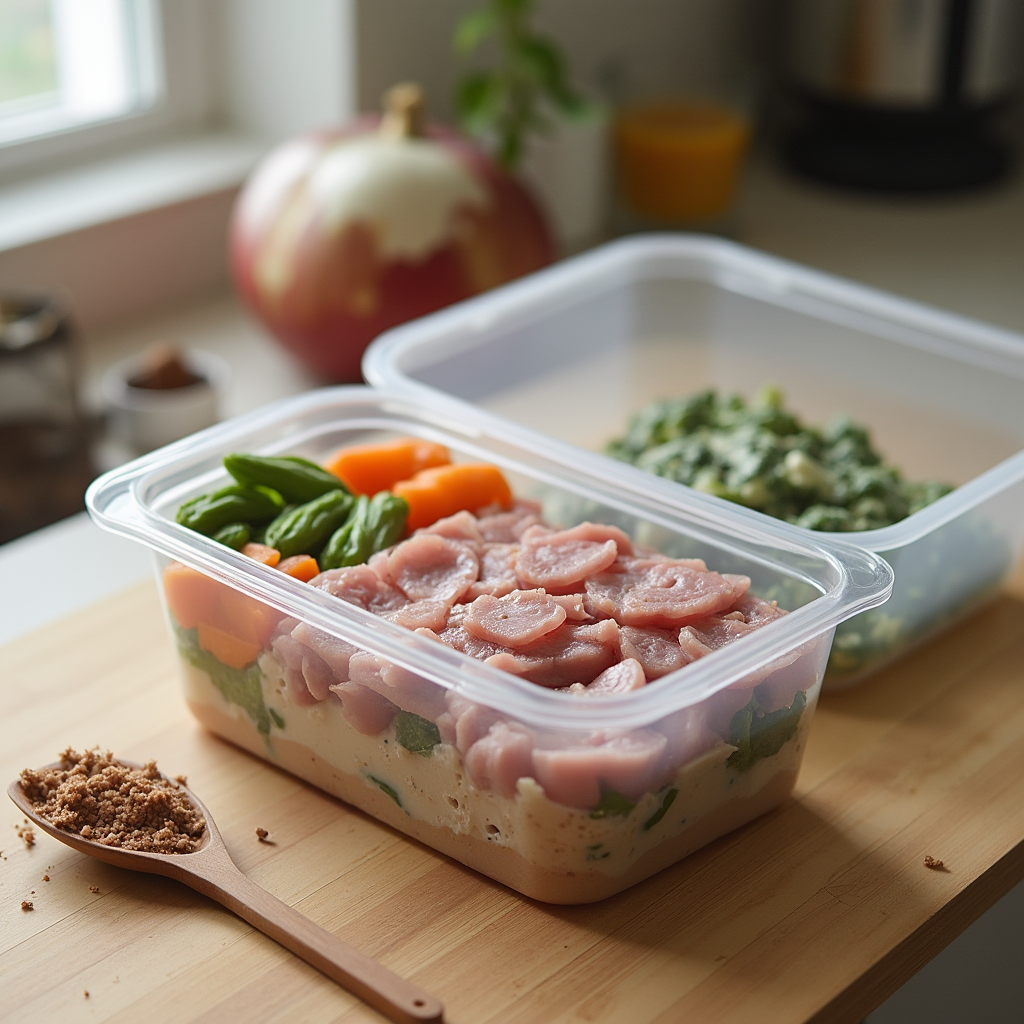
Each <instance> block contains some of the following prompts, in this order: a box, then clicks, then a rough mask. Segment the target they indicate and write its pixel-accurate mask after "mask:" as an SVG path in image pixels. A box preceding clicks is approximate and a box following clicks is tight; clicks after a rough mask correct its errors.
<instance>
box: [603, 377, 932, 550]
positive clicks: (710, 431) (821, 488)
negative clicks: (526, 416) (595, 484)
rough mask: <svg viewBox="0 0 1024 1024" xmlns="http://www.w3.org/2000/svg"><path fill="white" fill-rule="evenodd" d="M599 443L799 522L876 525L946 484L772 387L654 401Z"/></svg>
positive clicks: (857, 429)
mask: <svg viewBox="0 0 1024 1024" xmlns="http://www.w3.org/2000/svg"><path fill="white" fill-rule="evenodd" d="M607 451H608V453H609V454H610V455H613V456H615V457H616V458H618V459H621V460H623V461H624V462H630V463H632V464H633V465H636V466H639V467H640V468H641V469H646V470H648V471H649V472H651V473H655V474H656V475H658V476H663V477H666V478H667V479H669V480H675V481H676V482H678V483H681V484H686V485H687V486H688V487H693V488H694V489H696V490H699V491H705V492H707V493H709V494H714V495H716V496H718V497H720V498H726V499H728V500H729V501H734V502H736V503H738V504H740V505H746V506H747V507H748V508H753V509H757V510H758V511H759V512H764V513H766V514H767V515H770V516H775V518H777V519H785V520H786V521H787V522H790V523H795V524H796V525H797V526H802V527H804V528H805V529H808V530H825V531H829V532H850V531H862V530H876V529H881V528H882V527H884V526H890V525H892V524H893V523H897V522H899V521H900V520H901V519H905V518H906V517H907V516H908V515H911V514H913V513H914V512H916V511H918V510H919V509H921V508H924V507H925V505H928V504H930V503H931V502H933V501H936V500H938V499H939V498H941V497H942V496H943V495H944V494H948V493H949V491H950V490H951V488H949V487H948V486H946V485H945V484H941V483H937V482H935V481H925V482H923V483H911V482H909V481H906V480H904V479H903V478H902V476H901V475H900V473H899V471H898V470H897V469H896V468H894V467H893V466H889V465H886V464H884V463H883V461H882V457H881V456H880V455H879V454H878V452H877V451H875V449H874V448H873V447H872V445H871V439H870V437H869V436H868V432H867V431H866V430H865V429H864V428H863V427H861V426H858V425H857V424H855V423H853V422H852V421H851V420H850V419H849V417H846V416H839V417H836V418H835V419H834V420H832V422H831V423H830V424H829V425H828V426H827V427H825V428H824V429H822V430H819V429H816V428H813V427H808V426H806V425H804V424H803V423H801V422H800V420H799V419H797V417H796V416H794V415H793V414H792V413H790V412H788V411H787V410H786V409H785V408H784V407H783V400H782V395H781V393H780V392H779V390H778V389H777V388H773V387H767V388H763V389H762V390H761V392H760V393H759V394H758V396H757V398H756V399H755V400H754V401H753V402H751V403H749V404H748V403H746V402H745V401H744V400H743V399H742V398H740V397H739V396H738V395H731V396H719V395H718V394H717V393H716V392H715V391H703V392H701V393H700V394H697V395H693V396H691V397H690V398H685V399H674V400H669V401H662V402H655V403H653V404H651V405H649V406H647V408H645V409H644V410H642V411H641V412H640V413H639V414H638V415H636V416H635V417H634V418H633V419H632V420H631V422H630V424H629V426H628V428H627V431H626V434H625V435H624V436H623V437H621V438H619V439H617V440H615V441H613V442H612V443H611V444H610V445H608V448H607Z"/></svg>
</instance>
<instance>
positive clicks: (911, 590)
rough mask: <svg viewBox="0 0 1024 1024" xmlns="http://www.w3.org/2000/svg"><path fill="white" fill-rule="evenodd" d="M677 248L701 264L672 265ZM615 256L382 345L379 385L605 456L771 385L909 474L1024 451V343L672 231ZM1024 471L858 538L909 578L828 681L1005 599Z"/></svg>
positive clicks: (840, 647)
mask: <svg viewBox="0 0 1024 1024" xmlns="http://www.w3.org/2000/svg"><path fill="white" fill-rule="evenodd" d="M674 245H675V246H676V247H677V248H684V247H685V248H688V249H689V250H691V252H692V251H693V250H697V253H696V255H693V254H691V255H673V256H666V255H659V253H658V250H659V249H665V248H671V247H672V246H674ZM645 246H646V249H645ZM616 247H618V254H617V256H616V259H615V260H613V258H612V257H613V252H614V250H615V249H616ZM596 255H598V254H595V256H596ZM604 256H605V259H604V262H603V263H599V262H598V261H597V259H594V258H591V257H582V258H581V261H580V263H579V271H578V272H577V273H576V275H575V277H574V278H572V280H571V281H569V280H567V281H566V284H565V286H564V287H561V288H558V287H555V286H554V284H553V283H549V284H548V285H547V286H546V287H541V283H540V282H541V281H542V278H541V277H538V278H537V279H536V280H537V281H538V284H537V286H536V287H535V289H534V291H535V293H536V294H535V295H534V294H531V293H529V290H528V289H529V283H528V282H524V283H523V285H521V286H513V287H512V288H510V289H507V290H506V296H505V297H504V298H503V300H502V301H501V302H500V304H499V302H498V301H497V300H496V301H495V303H494V304H493V305H492V306H491V308H490V309H488V308H487V304H486V303H485V302H484V301H483V300H477V301H476V303H474V304H472V305H471V304H467V305H466V307H465V310H466V312H465V315H464V316H462V317H459V316H458V315H457V314H456V313H455V312H454V311H453V312H452V313H451V314H450V315H448V316H447V317H446V318H445V319H444V320H443V321H442V320H441V319H440V318H438V319H437V320H436V321H434V323H436V325H437V326H434V323H432V322H431V320H430V319H429V318H428V319H426V320H424V321H421V323H420V324H413V325H409V326H408V327H406V328H400V329H398V330H397V331H395V332H393V333H392V335H391V337H390V338H388V337H386V338H385V339H383V342H384V343H383V344H382V345H379V346H378V348H379V350H380V354H379V355H378V354H377V353H375V352H374V351H373V350H371V352H370V356H369V359H368V370H369V372H368V376H369V377H370V379H371V380H373V381H374V382H375V383H378V384H385V385H387V386H391V387H403V386H404V387H409V386H410V385H412V386H414V387H420V388H421V389H422V387H423V386H425V387H427V388H430V389H436V390H438V391H441V392H444V393H445V394H447V395H450V396H453V397H456V398H459V399H463V400H466V401H469V402H473V403H477V404H479V405H480V406H482V407H483V408H485V409H487V410H489V411H491V412H493V413H496V414H498V415H500V416H502V417H505V418H508V419H510V420H513V421H515V422H517V423H519V424H522V425H524V426H527V427H529V428H531V429H533V430H535V431H540V432H542V433H544V434H547V435H550V436H553V437H556V438H558V439H560V440H563V441H567V442H569V443H571V444H575V445H578V446H580V447H582V448H586V449H589V450H591V451H594V452H600V451H601V450H602V449H603V448H604V446H605V445H606V444H607V442H608V441H609V440H611V439H613V438H615V437H617V436H619V435H620V434H621V433H622V432H623V430H624V428H625V426H626V424H627V422H628V420H629V418H630V417H631V416H632V415H633V414H634V413H636V412H637V411H639V410H640V409H642V408H643V407H644V406H645V405H647V403H649V402H651V401H653V400H656V399H661V398H669V397H678V396H686V395H690V394H693V393H695V392H698V391H701V390H703V389H705V388H715V389H717V390H718V391H720V392H726V393H733V392H736V393H739V394H741V395H743V396H745V397H746V398H748V399H749V398H751V397H753V396H754V395H755V394H756V392H757V391H758V389H759V388H761V387H762V386H763V385H765V384H774V385H777V386H779V387H780V388H781V389H782V390H783V392H784V394H785V399H786V402H787V405H788V406H789V407H790V408H792V409H793V410H794V411H795V412H796V413H797V414H798V415H799V416H800V417H802V418H803V419H804V420H805V421H806V422H808V423H811V424H820V425H824V424H825V423H827V422H828V421H829V420H830V419H831V418H832V417H833V416H835V415H837V414H840V413H845V414H848V415H849V416H851V417H852V418H853V419H854V420H855V421H856V422H858V423H861V424H864V425H866V426H867V427H868V428H869V430H870V431H871V434H872V437H873V439H874V442H875V446H876V447H877V448H878V449H879V450H880V451H881V453H882V454H883V457H884V458H885V459H886V460H887V461H888V462H890V463H892V464H893V465H895V466H897V467H899V468H900V470H901V471H902V472H903V473H904V475H905V476H906V477H907V478H908V479H921V480H926V479H937V480H941V481H944V482H946V483H949V484H951V485H954V486H956V487H959V486H961V485H963V484H966V483H968V482H970V481H972V480H975V479H976V478H977V477H979V476H980V475H981V474H983V473H985V472H986V471H990V470H991V471H993V472H999V470H996V469H994V467H998V466H1000V464H1001V463H1003V461H1004V460H1007V459H1010V458H1011V457H1013V456H1015V455H1016V454H1017V453H1019V452H1020V451H1021V449H1022V448H1024V415H1022V410H1024V339H1016V338H1015V336H1011V335H1009V334H1008V332H996V331H994V329H991V328H988V327H986V326H985V325H982V324H972V323H971V322H969V321H965V320H961V319H959V318H955V317H952V316H949V317H947V316H945V315H944V314H942V313H941V312H938V311H935V310H928V309H924V308H923V307H917V306H914V305H913V304H909V303H904V302H902V301H900V300H892V299H889V297H887V296H883V295H881V294H880V293H876V292H870V291H868V290H866V289H861V288H859V287H857V286H853V285H846V284H844V283H843V282H841V281H836V280H834V279H826V278H824V277H823V276H822V275H813V274H811V273H810V272H807V271H803V270H802V269H801V268H797V267H793V266H792V265H788V264H784V263H782V262H781V261H777V260H774V259H772V258H771V257H766V256H762V255H760V254H756V253H751V252H750V251H749V250H743V249H742V248H740V247H738V246H722V245H721V244H719V243H709V242H707V241H705V240H701V239H697V240H694V239H684V240H683V241H681V242H679V243H676V242H675V240H669V241H668V242H665V241H664V240H661V239H659V238H657V237H654V238H653V239H652V240H650V241H649V242H648V241H647V240H643V239H641V240H629V241H627V242H623V243H616V244H615V245H613V246H609V247H608V248H607V250H605V254H604ZM587 260H590V261H591V262H590V263H589V264H585V263H584V261H587ZM585 265H587V266H589V267H590V268H592V272H588V273H585V272H584V270H583V267H584V266H585ZM557 272H558V271H557V269H556V271H554V272H552V273H553V274H554V273H557ZM812 278H813V280H810V283H808V281H809V279H812ZM517 288H518V290H517V291H513V289H517ZM995 334H999V335H1000V339H999V340H998V342H997V343H993V341H992V336H993V335H995ZM391 338H394V339H395V341H396V342H397V341H399V340H401V344H400V345H396V346H394V347H393V348H389V347H388V346H390V345H391V344H392V342H391ZM1007 339H1009V340H1007ZM1014 341H1019V342H1020V344H1019V345H1017V346H1015V345H1014ZM1022 477H1024V463H1020V461H1019V459H1018V460H1017V461H1016V462H1015V464H1014V465H1013V466H1012V467H1007V468H1006V471H1005V474H1004V475H1003V476H1002V477H1001V478H1000V482H999V484H998V485H997V486H995V487H994V488H993V491H994V492H998V493H990V494H989V495H988V496H986V497H984V498H983V499H982V500H980V501H978V500H976V499H974V498H970V497H967V498H965V497H963V496H962V495H960V494H959V493H954V494H953V495H951V496H949V497H947V498H945V499H943V501H944V502H945V503H946V508H947V510H948V511H949V513H950V514H951V515H952V516H954V517H955V518H954V520H953V521H952V522H947V523H946V524H945V525H941V526H937V527H935V528H934V529H933V530H931V532H929V531H928V530H921V529H917V528H915V527H914V526H913V523H914V521H915V518H916V517H911V518H910V519H908V520H905V521H904V523H903V524H897V525H896V526H893V527H888V528H887V529H886V530H885V531H873V532H871V533H851V534H843V535H842V536H843V537H844V538H845V539H847V540H849V541H850V542H852V543H855V544H859V545H862V546H864V547H866V548H868V549H869V550H872V551H875V552H877V553H879V554H881V555H883V557H885V558H886V559H887V560H888V561H889V562H890V564H891V565H892V566H893V568H894V570H895V575H896V582H895V587H894V590H893V596H892V598H891V599H890V601H889V602H888V603H887V604H886V605H885V607H884V608H880V609H876V610H874V611H873V612H871V613H870V614H869V615H867V616H866V617H865V618H863V619H856V620H852V621H849V622H846V623H844V624H842V625H840V626H839V628H838V631H837V638H836V645H835V655H834V657H833V661H832V664H831V665H830V667H829V672H828V677H827V679H826V685H828V686H832V685H843V684H848V683H850V682H853V681H856V680H857V679H859V678H861V677H862V676H863V675H865V674H866V673H867V672H868V671H871V670H873V669H875V668H878V667H879V666H880V665H882V664H883V663H884V662H886V661H888V660H890V659H891V658H893V657H895V656H897V655H899V654H901V653H902V652H903V651H905V650H907V649H908V648H910V647H912V646H913V645H914V644H916V643H918V642H920V641H921V640H922V639H924V638H925V637H926V636H927V635H928V634H930V633H931V632H932V631H934V630H935V629H936V628H938V627H940V626H944V625H947V624H949V623H950V622H952V621H954V620H955V619H956V618H957V617H959V616H960V615H962V614H964V612H966V611H967V610H969V609H970V608H971V607H973V606H974V605H975V604H977V603H978V602H979V601H981V600H983V599H985V598H986V597H990V596H991V595H993V594H994V593H996V592H997V590H998V588H999V586H1000V584H1001V583H1002V582H1003V580H1004V579H1005V578H1006V576H1007V574H1008V573H1009V571H1010V570H1011V569H1012V567H1013V565H1015V564H1016V561H1017V560H1018V558H1019V557H1020V554H1021V547H1022V543H1024V491H1022V488H1021V479H1022ZM1000 487H1002V488H1003V489H1002V490H1001V491H1000V490H999V488H1000ZM927 513H928V510H925V513H924V514H925V515H927ZM917 515H918V516H921V515H922V513H918V514H917Z"/></svg>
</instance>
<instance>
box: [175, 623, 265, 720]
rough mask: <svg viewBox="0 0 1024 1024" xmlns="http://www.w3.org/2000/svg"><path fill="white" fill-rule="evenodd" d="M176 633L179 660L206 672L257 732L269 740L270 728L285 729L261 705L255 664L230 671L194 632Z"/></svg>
mask: <svg viewBox="0 0 1024 1024" xmlns="http://www.w3.org/2000/svg"><path fill="white" fill-rule="evenodd" d="M175 633H176V634H177V639H178V650H179V652H180V653H181V656H182V657H183V658H184V659H185V660H186V661H187V662H189V664H191V665H194V666H195V667H196V668H197V669H199V670H200V671H201V672H205V673H206V674H207V675H208V676H209V677H210V682H211V683H213V685H214V686H215V687H216V688H217V691H218V692H219V693H220V695H221V696H222V697H223V698H224V699H225V700H226V701H227V702H228V703H229V704H237V705H238V707H240V708H241V709H242V710H243V711H244V712H245V713H246V715H248V717H249V720H250V721H251V722H252V724H253V725H254V726H255V727H256V731H257V732H259V733H261V734H262V735H263V736H269V735H270V727H271V725H272V724H273V725H276V726H277V727H278V728H279V729H283V728H284V719H283V718H281V716H280V715H279V714H278V713H277V712H276V711H274V710H273V709H269V710H268V708H267V706H266V704H265V703H264V701H263V672H262V671H261V669H260V667H259V665H257V664H256V662H253V663H252V664H251V665H247V666H246V667H245V668H231V667H230V666H229V665H225V664H224V663H223V662H221V661H218V660H217V658H215V657H214V656H213V655H212V654H210V652H209V651H204V650H203V649H202V648H201V647H200V646H199V637H198V632H197V630H194V629H182V628H181V627H180V626H176V627H175Z"/></svg>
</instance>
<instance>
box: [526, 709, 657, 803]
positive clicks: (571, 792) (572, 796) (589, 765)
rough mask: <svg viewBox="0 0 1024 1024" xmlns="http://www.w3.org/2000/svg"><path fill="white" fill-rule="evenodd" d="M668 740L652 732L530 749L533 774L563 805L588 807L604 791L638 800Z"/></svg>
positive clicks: (653, 780)
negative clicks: (552, 747) (570, 744)
mask: <svg viewBox="0 0 1024 1024" xmlns="http://www.w3.org/2000/svg"><path fill="white" fill-rule="evenodd" d="M667 743H668V741H667V740H666V738H665V737H664V736H663V735H662V734H661V733H660V732H655V731H654V730H653V729H634V730H633V731H631V732H628V733H623V734H620V735H614V736H605V735H603V734H600V733H598V734H596V735H595V736H594V737H592V740H591V742H590V743H587V744H583V745H581V746H578V747H563V748H561V749H558V750H534V752H533V774H534V777H535V778H536V779H537V781H538V782H539V783H540V784H541V786H543V788H544V792H545V793H546V794H547V796H548V799H550V800H554V801H555V802H556V803H560V804H565V805H566V806H567V807H580V808H584V809H587V808H592V807H596V806H597V805H598V804H599V803H600V801H601V795H602V793H604V792H607V791H608V790H614V791H615V792H616V793H621V794H622V795H623V796H625V797H626V798H627V799H629V800H637V799H639V798H640V797H641V796H642V795H643V794H644V793H646V792H647V791H648V790H650V789H655V788H656V787H657V783H658V782H659V781H660V776H661V775H662V774H664V769H662V767H661V762H662V759H663V755H664V753H665V748H666V746H667Z"/></svg>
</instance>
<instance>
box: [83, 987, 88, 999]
mask: <svg viewBox="0 0 1024 1024" xmlns="http://www.w3.org/2000/svg"><path fill="white" fill-rule="evenodd" d="M82 998H83V999H88V998H89V990H88V989H86V990H85V991H84V992H83V993H82Z"/></svg>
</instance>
